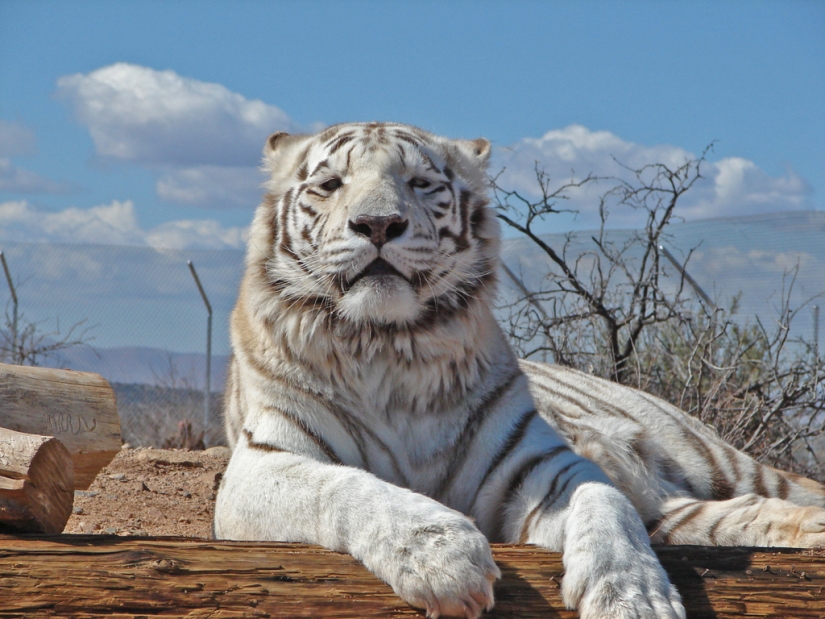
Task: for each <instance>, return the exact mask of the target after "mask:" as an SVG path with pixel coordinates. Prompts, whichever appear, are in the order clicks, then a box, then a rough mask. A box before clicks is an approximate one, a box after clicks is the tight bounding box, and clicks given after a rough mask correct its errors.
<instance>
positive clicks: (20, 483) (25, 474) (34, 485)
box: [0, 428, 74, 533]
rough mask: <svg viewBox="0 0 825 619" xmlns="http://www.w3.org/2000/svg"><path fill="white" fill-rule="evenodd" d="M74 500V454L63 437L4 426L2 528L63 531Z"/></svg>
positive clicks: (0, 438)
mask: <svg viewBox="0 0 825 619" xmlns="http://www.w3.org/2000/svg"><path fill="white" fill-rule="evenodd" d="M73 501H74V467H73V466H72V457H71V455H70V454H69V452H68V451H67V450H66V448H65V447H64V446H63V444H62V443H61V442H60V441H59V440H57V439H56V438H53V437H50V436H37V435H36V434H23V433H22V432H14V431H13V430H6V429H4V428H0V530H2V529H7V528H11V529H15V530H17V531H23V532H30V533H60V532H61V531H62V530H63V527H65V526H66V522H67V521H68V520H69V516H70V515H71V513H72V503H73Z"/></svg>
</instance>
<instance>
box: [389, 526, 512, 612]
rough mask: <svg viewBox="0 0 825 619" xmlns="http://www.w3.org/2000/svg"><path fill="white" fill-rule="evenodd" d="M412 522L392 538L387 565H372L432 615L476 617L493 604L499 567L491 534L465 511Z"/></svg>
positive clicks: (408, 599)
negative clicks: (485, 533) (395, 539)
mask: <svg viewBox="0 0 825 619" xmlns="http://www.w3.org/2000/svg"><path fill="white" fill-rule="evenodd" d="M439 520H440V521H439V522H433V523H427V524H423V525H421V526H414V527H411V528H410V529H409V530H408V531H407V532H406V534H405V535H404V536H403V539H401V540H398V542H396V543H395V544H393V546H394V548H393V550H392V555H393V556H392V557H389V561H388V563H389V565H384V566H383V569H376V570H374V571H375V572H376V573H377V574H378V575H379V576H382V577H383V578H384V579H385V580H386V581H387V582H388V583H389V585H390V586H391V587H392V588H393V590H394V591H395V593H396V594H397V595H398V596H399V597H401V598H402V599H403V600H404V601H406V602H407V603H408V604H410V605H411V606H415V607H416V608H423V609H425V610H426V612H427V616H428V617H432V618H433V619H435V618H437V617H466V618H467V619H475V618H476V617H478V616H480V615H481V613H482V611H483V610H485V609H486V610H489V609H490V608H492V607H493V583H494V582H495V580H496V579H497V578H500V577H501V572H500V571H499V569H498V567H497V566H496V564H495V562H494V561H493V555H492V552H491V551H490V545H489V543H488V542H487V539H486V538H485V537H484V536H483V535H482V534H481V532H480V531H479V530H478V529H476V527H475V526H474V525H473V524H472V523H471V522H470V521H469V520H467V519H466V518H464V517H463V516H457V517H454V518H449V519H445V518H441V519H439Z"/></svg>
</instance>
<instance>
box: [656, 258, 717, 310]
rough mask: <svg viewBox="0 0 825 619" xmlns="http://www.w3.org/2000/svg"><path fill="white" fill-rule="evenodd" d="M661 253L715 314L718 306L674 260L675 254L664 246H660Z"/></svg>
mask: <svg viewBox="0 0 825 619" xmlns="http://www.w3.org/2000/svg"><path fill="white" fill-rule="evenodd" d="M659 251H660V252H662V254H663V255H664V257H665V258H667V259H668V260H670V263H671V264H672V265H673V266H674V267H676V270H677V271H679V274H680V275H681V276H682V277H684V278H685V281H686V282H687V283H688V284H690V285H691V287H692V288H693V290H694V291H695V292H696V294H697V295H699V298H700V299H702V301H704V302H705V304H706V305H707V307H709V308H710V309H711V311H714V312H715V311H716V304H715V303H714V302H713V301H711V300H710V297H709V296H708V295H707V294H705V291H704V290H702V287H701V286H700V285H699V284H698V283H696V280H695V279H693V278H692V277H691V276H690V274H689V273H688V272H687V271H685V270H684V269H683V268H682V265H681V264H679V262H678V261H677V260H676V258H674V257H673V254H671V253H670V252H669V251H668V250H667V247H665V246H664V245H659Z"/></svg>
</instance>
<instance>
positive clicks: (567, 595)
mask: <svg viewBox="0 0 825 619" xmlns="http://www.w3.org/2000/svg"><path fill="white" fill-rule="evenodd" d="M489 153H490V145H489V143H488V142H487V141H486V140H475V141H460V140H449V139H446V138H442V137H438V136H434V135H432V134H429V133H427V132H424V131H422V130H420V129H417V128H414V127H410V126H406V125H399V124H383V123H380V124H379V123H368V124H366V123H359V124H346V125H337V126H334V127H331V128H329V129H326V130H324V131H322V132H320V133H319V134H317V135H295V136H293V135H287V134H284V133H276V134H274V135H273V136H271V137H270V138H269V140H268V141H267V144H266V146H265V150H264V165H265V167H266V169H267V170H268V171H269V173H270V179H269V181H268V183H267V185H266V188H267V192H266V195H265V197H264V200H263V202H262V204H261V205H260V206H259V208H258V210H257V211H256V214H255V219H254V222H253V224H252V227H251V231H250V240H249V246H248V253H247V261H246V265H247V267H246V274H245V276H244V279H243V282H242V284H241V291H240V295H239V299H238V302H237V305H236V307H235V310H234V312H233V314H232V321H231V334H232V344H233V351H234V352H233V357H232V361H231V363H230V369H229V377H228V383H227V391H226V411H225V423H226V432H227V436H228V438H229V441H230V444H231V446H232V448H233V453H232V457H231V459H230V462H229V466H228V468H227V471H226V473H225V475H224V478H223V482H222V485H221V488H220V491H219V493H218V497H217V504H216V508H215V523H214V528H215V535H216V537H218V538H221V539H245V540H283V541H295V542H305V543H314V544H321V545H323V546H326V547H327V548H330V549H333V550H337V551H342V552H347V553H349V554H351V555H353V556H354V557H356V558H358V559H359V560H361V561H362V562H363V563H364V564H365V565H366V566H367V567H368V568H369V569H370V570H371V571H373V572H374V573H375V574H376V575H378V576H379V577H380V578H382V579H384V580H385V581H386V582H388V583H389V584H390V585H391V586H392V587H393V589H394V590H395V591H396V593H398V595H400V596H401V597H402V598H403V599H404V600H406V601H407V602H409V603H410V604H412V605H414V606H418V607H422V608H426V610H427V612H428V615H429V616H431V617H437V616H439V615H462V616H466V617H477V616H478V615H479V614H480V613H481V611H482V609H484V608H490V607H491V606H492V604H493V589H492V583H493V581H494V580H495V579H496V578H497V577H499V575H500V573H499V570H498V568H497V567H496V565H495V563H494V562H493V559H492V556H491V553H490V549H489V545H488V540H490V541H493V542H521V543H527V544H536V545H539V546H543V547H545V548H549V549H551V550H556V551H562V552H563V553H564V565H565V570H566V571H565V577H564V579H563V585H562V593H563V598H564V601H565V603H566V604H567V605H568V606H570V607H575V608H578V611H579V614H580V616H581V617H583V618H585V619H589V618H594V619H595V618H603V617H618V618H622V619H625V618H627V619H636V618H640V617H658V618H674V617H684V609H683V607H682V605H681V601H680V598H679V594H678V592H677V591H676V590H675V588H674V587H673V586H672V585H671V584H670V583H669V581H668V578H667V575H666V574H665V572H664V571H663V570H662V568H661V566H660V565H659V563H658V560H657V559H656V556H655V555H654V554H653V552H652V550H651V547H650V539H652V540H653V541H655V542H660V543H683V544H684V543H688V544H691V543H692V544H731V545H733V544H743V545H745V544H746V545H758V546H771V545H780V546H814V545H823V544H825V510H823V509H821V506H823V505H824V504H825V499H824V498H823V497H825V492H823V488H822V487H821V486H819V485H818V484H816V483H815V482H812V481H810V480H806V479H802V478H799V477H796V476H793V475H790V474H787V473H783V472H780V471H776V470H774V469H770V468H768V467H765V466H762V465H760V464H758V463H756V462H754V461H753V460H752V459H750V458H748V457H747V456H745V455H743V454H741V453H739V452H737V451H735V450H733V449H732V448H731V447H729V446H727V445H726V444H725V443H724V442H722V441H721V440H720V439H719V438H718V437H716V435H715V434H713V432H712V431H709V430H708V429H707V428H705V427H704V426H703V425H702V424H700V423H698V422H696V421H694V420H693V419H691V418H689V417H688V416H687V415H685V414H684V413H683V412H681V411H679V410H678V409H676V408H674V407H672V406H670V405H668V404H666V403H664V402H663V401H661V400H658V399H656V398H653V397H651V396H649V395H647V394H644V393H642V392H639V391H636V390H633V389H629V388H626V387H621V386H618V385H615V384H613V383H610V382H607V381H604V380H600V379H597V378H594V377H592V376H588V375H585V374H581V373H579V372H575V371H572V370H569V369H565V368H560V367H555V366H548V365H542V364H535V363H528V362H522V363H521V364H519V362H518V361H517V360H516V358H515V357H514V355H513V353H512V351H511V350H510V348H509V346H508V344H507V342H506V339H505V336H504V334H503V332H502V331H501V329H500V328H499V326H498V325H497V323H496V321H495V320H494V317H493V314H492V309H491V306H492V303H493V300H494V297H495V294H496V273H497V269H498V264H499V228H498V223H497V220H496V219H495V216H494V214H493V212H492V211H491V209H490V208H489V207H488V206H487V202H488V198H487V190H486V180H485V171H486V165H487V160H488V157H489ZM528 378H529V382H528ZM531 392H532V395H531ZM806 506H807V507H806Z"/></svg>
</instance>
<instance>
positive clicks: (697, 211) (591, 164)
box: [491, 125, 813, 225]
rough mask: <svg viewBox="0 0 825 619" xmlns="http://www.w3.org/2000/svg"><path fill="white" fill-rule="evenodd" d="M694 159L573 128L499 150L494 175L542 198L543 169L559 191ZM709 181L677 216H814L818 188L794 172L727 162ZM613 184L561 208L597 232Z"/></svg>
mask: <svg viewBox="0 0 825 619" xmlns="http://www.w3.org/2000/svg"><path fill="white" fill-rule="evenodd" d="M695 158H696V155H694V154H693V153H690V152H688V151H686V150H684V149H682V148H679V147H676V146H669V145H657V146H645V145H642V144H634V143H632V142H626V141H624V140H622V139H621V138H619V137H618V136H616V135H615V134H613V133H610V132H609V131H591V130H589V129H587V128H586V127H583V126H581V125H570V126H569V127H565V128H564V129H557V130H553V131H548V132H547V133H545V134H544V135H543V136H542V137H541V138H525V139H523V140H521V141H519V142H517V143H516V144H514V145H513V146H511V147H508V148H500V149H498V150H497V152H496V156H495V159H494V163H493V165H492V166H491V169H492V170H493V171H494V172H495V171H497V169H501V168H502V167H504V168H506V171H505V172H504V174H503V175H502V176H501V177H500V179H499V184H500V185H501V186H502V187H504V188H507V189H514V190H518V191H520V192H523V193H527V194H530V195H536V194H537V188H538V185H537V182H536V177H535V166H536V162H538V164H539V167H540V168H543V169H544V170H545V171H546V172H547V173H549V174H550V176H551V178H552V179H553V182H554V183H555V184H554V187H555V186H558V184H563V183H564V182H566V181H568V180H570V179H577V180H580V179H582V178H584V177H585V176H587V174H589V173H591V172H592V173H593V174H596V175H598V176H609V177H617V178H621V179H626V180H630V179H631V178H632V173H630V172H629V171H628V170H627V168H631V169H639V168H641V167H643V166H644V165H646V164H650V163H664V164H666V165H667V166H669V167H670V168H671V169H673V168H676V167H679V166H680V165H682V164H683V163H685V162H686V161H688V160H690V159H695ZM624 166H626V167H624ZM702 176H703V177H704V178H703V179H701V180H700V181H699V182H697V183H696V184H695V185H694V186H693V188H692V189H691V190H690V191H689V192H688V193H687V194H685V196H684V197H683V198H682V199H681V200H680V204H679V207H677V209H678V210H677V213H678V214H679V215H680V216H681V217H683V218H685V219H700V218H707V217H722V216H737V215H753V214H757V213H768V212H777V211H791V210H800V209H806V208H811V200H810V196H811V194H812V193H813V190H812V188H811V186H810V185H809V184H808V183H807V181H805V179H803V178H802V177H800V176H799V175H797V174H796V173H795V172H794V171H793V170H791V169H788V170H787V171H786V172H785V174H784V175H781V176H771V175H769V174H768V173H766V172H765V171H764V170H761V169H760V168H759V167H758V166H757V165H756V164H755V163H753V162H752V161H748V160H747V159H742V158H738V157H728V158H725V159H721V160H719V161H716V162H712V161H708V162H706V163H705V164H703V166H702ZM609 183H610V181H605V182H603V183H601V184H600V185H599V186H598V187H591V188H590V189H589V190H587V191H583V190H582V191H571V192H570V198H571V199H570V201H569V202H568V203H565V204H562V205H561V206H560V207H563V208H568V207H569V208H575V209H578V210H579V213H580V216H579V221H580V223H581V225H593V224H595V222H596V221H597V217H598V204H599V202H598V197H599V196H600V195H601V193H602V192H603V191H605V190H606V189H607V188H609V187H610V186H611V185H610V184H609ZM609 221H610V222H611V223H612V224H614V225H638V224H639V223H640V222H641V218H640V214H639V213H634V212H633V211H632V210H630V209H619V208H614V209H612V210H611V213H610V219H609Z"/></svg>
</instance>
